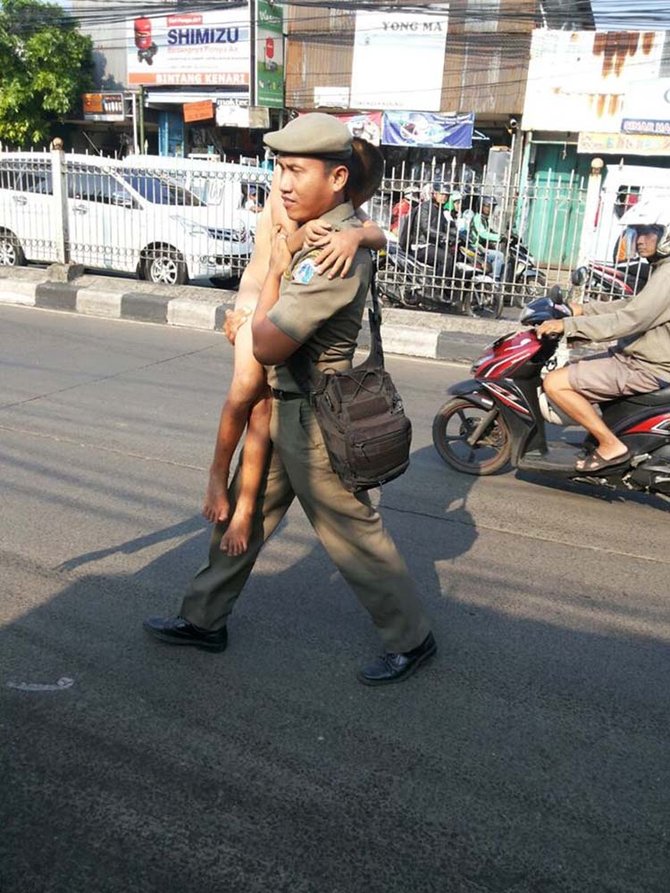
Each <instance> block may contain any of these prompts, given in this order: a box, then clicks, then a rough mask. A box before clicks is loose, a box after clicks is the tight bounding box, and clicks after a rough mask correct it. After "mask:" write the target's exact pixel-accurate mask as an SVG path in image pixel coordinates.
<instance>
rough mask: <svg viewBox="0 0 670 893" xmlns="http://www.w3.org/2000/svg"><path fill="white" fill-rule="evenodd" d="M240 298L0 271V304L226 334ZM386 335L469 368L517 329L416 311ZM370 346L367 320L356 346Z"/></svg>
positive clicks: (401, 346) (398, 346)
mask: <svg viewBox="0 0 670 893" xmlns="http://www.w3.org/2000/svg"><path fill="white" fill-rule="evenodd" d="M236 296H237V293H236V292H234V291H226V290H222V289H214V288H201V287H198V286H194V285H187V286H161V285H153V284H150V283H147V282H138V281H135V280H133V279H128V278H121V277H112V276H96V275H89V274H86V275H83V276H78V277H76V278H74V279H73V280H72V281H70V282H68V281H54V279H53V277H52V276H50V275H48V271H47V270H41V269H36V268H31V267H22V268H18V269H16V268H5V269H2V268H0V303H2V304H18V305H22V306H26V307H37V308H41V309H47V310H59V311H65V312H70V313H81V314H85V315H88V316H97V317H102V318H106V319H129V320H136V321H138V322H152V323H159V324H163V325H170V326H183V327H186V328H196V329H208V330H210V331H221V329H222V327H223V322H224V319H225V313H226V310H228V309H232V307H233V306H234V304H235V298H236ZM383 315H384V321H383V324H382V335H383V338H384V350H385V352H386V353H388V354H397V355H400V356H412V357H424V358H427V359H435V360H448V361H452V362H471V361H472V360H473V359H475V358H476V357H477V356H478V355H479V354H481V353H482V350H483V348H484V347H485V346H486V344H488V343H489V342H491V341H492V340H494V339H495V338H498V337H500V336H501V335H504V334H506V333H508V332H510V331H514V330H515V329H516V328H517V327H518V326H517V323H515V322H513V321H509V320H491V321H484V320H479V319H471V318H468V317H462V316H456V315H453V316H452V315H449V314H438V313H425V312H421V311H416V310H397V309H394V308H393V309H392V308H387V309H385V310H384V314H383ZM368 343H369V331H368V327H367V323H366V320H365V319H364V322H363V329H362V331H361V337H360V341H359V346H360V347H362V348H364V347H367V346H368Z"/></svg>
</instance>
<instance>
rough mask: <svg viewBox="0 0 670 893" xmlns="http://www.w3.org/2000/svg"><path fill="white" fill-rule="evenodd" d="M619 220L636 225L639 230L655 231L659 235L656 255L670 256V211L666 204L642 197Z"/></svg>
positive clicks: (626, 224) (629, 224)
mask: <svg viewBox="0 0 670 893" xmlns="http://www.w3.org/2000/svg"><path fill="white" fill-rule="evenodd" d="M619 222H620V223H622V224H624V225H625V226H631V227H634V228H635V229H636V230H638V232H639V231H640V230H643V231H644V230H648V231H650V232H653V233H655V234H656V236H657V237H658V243H657V245H656V255H657V256H658V257H670V213H668V210H667V206H666V205H664V204H662V203H661V202H658V201H654V200H653V199H647V200H645V199H642V200H641V201H639V202H638V203H637V204H635V205H633V207H632V208H630V209H629V210H628V211H626V213H625V214H623V215H622V216H621V218H620V220H619Z"/></svg>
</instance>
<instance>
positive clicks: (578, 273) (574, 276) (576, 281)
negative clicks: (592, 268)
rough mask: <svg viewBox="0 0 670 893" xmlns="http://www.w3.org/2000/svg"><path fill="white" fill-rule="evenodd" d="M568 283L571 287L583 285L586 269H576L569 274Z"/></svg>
mask: <svg viewBox="0 0 670 893" xmlns="http://www.w3.org/2000/svg"><path fill="white" fill-rule="evenodd" d="M570 282H572V284H573V285H578V286H579V285H584V283H585V282H586V267H577V269H576V270H573V271H572V273H570Z"/></svg>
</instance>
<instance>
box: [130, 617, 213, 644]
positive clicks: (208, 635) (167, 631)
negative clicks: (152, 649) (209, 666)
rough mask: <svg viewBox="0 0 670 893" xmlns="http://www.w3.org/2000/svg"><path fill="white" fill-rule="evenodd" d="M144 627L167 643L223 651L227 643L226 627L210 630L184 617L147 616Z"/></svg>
mask: <svg viewBox="0 0 670 893" xmlns="http://www.w3.org/2000/svg"><path fill="white" fill-rule="evenodd" d="M142 625H143V627H144V629H145V630H146V631H147V632H148V633H149V634H150V635H152V636H153V637H154V639H159V640H160V641H161V642H167V643H168V645H193V646H194V647H195V648H202V649H203V650H204V651H225V648H226V645H227V644H228V631H227V630H226V627H225V626H224V627H222V628H221V629H216V630H210V629H202V627H200V626H195V625H194V624H192V623H190V622H189V621H188V620H186V619H185V618H184V617H147V619H146V620H145V621H144V623H143V624H142Z"/></svg>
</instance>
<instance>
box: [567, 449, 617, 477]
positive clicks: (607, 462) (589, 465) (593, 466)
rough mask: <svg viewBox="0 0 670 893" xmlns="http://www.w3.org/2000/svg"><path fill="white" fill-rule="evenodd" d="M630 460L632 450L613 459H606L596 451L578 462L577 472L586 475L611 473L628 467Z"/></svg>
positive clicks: (576, 465) (576, 464)
mask: <svg viewBox="0 0 670 893" xmlns="http://www.w3.org/2000/svg"><path fill="white" fill-rule="evenodd" d="M630 460H631V452H630V450H626V452H625V453H621V454H620V455H619V456H614V458H613V459H605V457H604V456H601V455H600V453H599V452H598V450H594V451H593V452H592V453H591V454H590V455H588V456H586V457H585V458H584V459H578V460H577V462H576V463H575V470H576V471H580V472H584V473H586V474H595V473H597V472H599V471H609V470H611V469H613V468H619V467H620V466H621V465H628V463H629V462H630Z"/></svg>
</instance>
